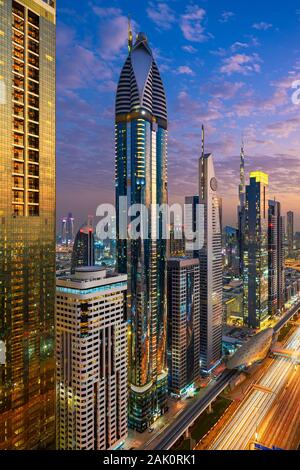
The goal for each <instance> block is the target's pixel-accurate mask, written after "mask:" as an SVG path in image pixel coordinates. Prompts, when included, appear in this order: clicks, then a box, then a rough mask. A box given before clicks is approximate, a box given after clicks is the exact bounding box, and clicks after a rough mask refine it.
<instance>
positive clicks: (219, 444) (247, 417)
mask: <svg viewBox="0 0 300 470" xmlns="http://www.w3.org/2000/svg"><path fill="white" fill-rule="evenodd" d="M285 348H286V349H289V350H295V351H299V350H300V327H298V328H297V330H296V331H295V332H294V333H293V334H292V335H291V337H290V338H289V339H288V341H287V343H286V346H285ZM297 367H299V366H297ZM294 370H295V365H294V364H293V362H292V361H291V359H285V358H277V359H275V360H274V361H273V363H272V365H271V366H270V367H269V368H268V369H267V371H266V372H265V374H264V376H263V378H262V379H261V380H260V381H259V385H260V386H261V387H264V388H265V389H271V390H272V392H273V393H268V392H267V391H260V390H256V389H252V390H251V391H250V393H249V394H248V395H247V396H246V398H245V399H244V401H243V402H242V404H241V405H240V407H239V408H238V409H237V411H236V412H235V413H234V415H233V416H232V418H231V419H230V420H229V422H228V423H226V425H225V426H224V427H223V428H222V431H221V432H220V434H219V435H218V436H217V438H216V439H215V441H214V442H213V443H212V445H211V447H210V449H213V450H246V449H249V446H250V443H251V441H254V440H255V439H257V440H259V439H260V437H261V436H260V435H259V429H260V427H261V428H262V429H263V428H265V426H266V423H267V421H268V416H269V414H270V412H271V411H272V407H275V406H276V405H277V402H278V395H279V394H280V393H282V391H283V390H284V387H285V386H286V384H287V383H288V381H289V380H290V378H291V376H292V375H293V372H294ZM298 373H299V372H298Z"/></svg>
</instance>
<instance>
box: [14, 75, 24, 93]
mask: <svg viewBox="0 0 300 470" xmlns="http://www.w3.org/2000/svg"><path fill="white" fill-rule="evenodd" d="M13 85H14V86H15V87H16V88H21V89H22V90H24V80H23V78H20V77H17V76H16V75H15V76H14V77H13Z"/></svg>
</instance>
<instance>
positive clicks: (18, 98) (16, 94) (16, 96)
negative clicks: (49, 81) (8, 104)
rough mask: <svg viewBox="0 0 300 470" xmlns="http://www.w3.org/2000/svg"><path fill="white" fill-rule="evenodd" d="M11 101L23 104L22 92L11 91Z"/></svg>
mask: <svg viewBox="0 0 300 470" xmlns="http://www.w3.org/2000/svg"><path fill="white" fill-rule="evenodd" d="M13 100H14V101H17V102H18V103H22V104H24V92H23V91H17V90H13Z"/></svg>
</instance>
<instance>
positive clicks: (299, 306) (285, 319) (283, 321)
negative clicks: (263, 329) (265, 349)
mask: <svg viewBox="0 0 300 470" xmlns="http://www.w3.org/2000/svg"><path fill="white" fill-rule="evenodd" d="M299 309H300V300H298V301H297V303H295V305H293V306H292V307H291V308H290V309H289V310H288V311H287V313H286V314H285V315H284V316H283V317H282V318H281V319H280V320H279V322H278V323H276V325H275V326H274V331H275V333H278V331H279V330H281V328H282V327H283V326H284V325H285V324H286V323H287V322H288V321H289V319H290V318H292V316H293V315H295V313H297V311H298V310H299Z"/></svg>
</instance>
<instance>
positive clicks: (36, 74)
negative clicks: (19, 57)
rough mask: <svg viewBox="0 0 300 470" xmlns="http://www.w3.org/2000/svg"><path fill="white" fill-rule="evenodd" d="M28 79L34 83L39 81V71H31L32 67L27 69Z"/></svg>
mask: <svg viewBox="0 0 300 470" xmlns="http://www.w3.org/2000/svg"><path fill="white" fill-rule="evenodd" d="M28 77H29V78H32V80H35V81H36V82H38V81H39V71H38V70H37V69H33V68H32V67H28Z"/></svg>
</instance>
